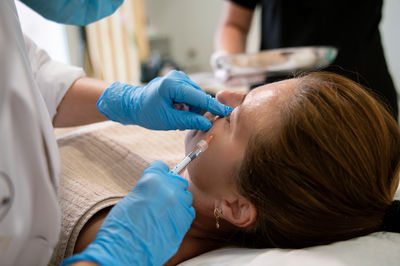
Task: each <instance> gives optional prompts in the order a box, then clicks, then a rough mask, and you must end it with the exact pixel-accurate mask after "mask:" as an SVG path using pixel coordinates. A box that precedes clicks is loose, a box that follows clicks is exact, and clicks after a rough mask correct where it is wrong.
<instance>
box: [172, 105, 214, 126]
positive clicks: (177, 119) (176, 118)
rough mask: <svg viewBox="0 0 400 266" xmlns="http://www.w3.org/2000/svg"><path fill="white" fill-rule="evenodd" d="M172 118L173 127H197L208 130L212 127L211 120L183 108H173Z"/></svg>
mask: <svg viewBox="0 0 400 266" xmlns="http://www.w3.org/2000/svg"><path fill="white" fill-rule="evenodd" d="M169 115H170V119H171V121H173V127H174V128H176V129H180V130H186V129H196V130H201V131H207V130H209V129H210V128H211V126H212V124H211V122H210V120H208V119H207V118H205V117H204V116H202V115H199V114H196V113H192V112H186V111H181V110H175V109H173V110H171V111H170V114H169Z"/></svg>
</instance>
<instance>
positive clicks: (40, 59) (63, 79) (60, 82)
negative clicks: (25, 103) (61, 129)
mask: <svg viewBox="0 0 400 266" xmlns="http://www.w3.org/2000/svg"><path fill="white" fill-rule="evenodd" d="M24 40H25V45H26V50H27V52H28V57H29V60H30V62H31V67H32V73H33V77H34V79H35V81H36V83H37V86H38V88H39V90H40V94H41V95H42V97H43V99H44V101H45V103H46V106H47V111H48V112H49V115H50V117H51V119H53V118H54V116H55V115H56V113H57V107H58V105H59V103H60V102H61V100H62V98H63V97H64V95H65V93H66V92H67V91H68V89H69V88H70V86H71V85H72V83H73V82H74V81H75V80H77V79H78V78H80V77H82V76H85V72H84V71H83V69H82V68H80V67H75V66H71V65H67V64H64V63H61V62H57V61H54V60H52V59H51V58H50V56H49V55H48V54H47V52H46V51H44V50H43V49H40V48H39V47H37V46H36V44H35V43H34V42H33V41H32V40H31V39H30V38H29V37H28V36H26V35H24Z"/></svg>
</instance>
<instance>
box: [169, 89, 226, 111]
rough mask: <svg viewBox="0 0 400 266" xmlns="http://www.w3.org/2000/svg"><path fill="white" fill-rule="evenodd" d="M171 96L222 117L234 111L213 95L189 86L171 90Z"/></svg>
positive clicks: (175, 99) (176, 100)
mask: <svg viewBox="0 0 400 266" xmlns="http://www.w3.org/2000/svg"><path fill="white" fill-rule="evenodd" d="M171 97H172V99H173V100H174V101H175V102H180V103H186V104H189V105H191V106H194V107H198V108H201V109H204V110H206V111H209V112H210V113H212V114H215V115H219V116H222V117H224V116H227V115H228V114H229V113H230V112H232V108H230V107H228V106H226V105H223V104H222V103H220V102H218V101H217V100H216V99H215V98H213V97H211V95H208V94H206V93H205V92H203V91H199V90H194V89H193V88H191V87H189V86H186V87H182V88H176V89H174V90H171Z"/></svg>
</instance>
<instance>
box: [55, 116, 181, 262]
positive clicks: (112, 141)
mask: <svg viewBox="0 0 400 266" xmlns="http://www.w3.org/2000/svg"><path fill="white" fill-rule="evenodd" d="M98 128H99V129H96V127H95V128H94V129H91V130H86V131H85V130H78V131H77V133H74V132H72V133H69V134H68V135H67V136H65V137H61V138H59V139H58V145H59V151H60V158H61V174H60V181H59V191H58V193H59V204H60V207H61V210H62V230H61V234H60V240H59V243H58V245H57V247H56V249H55V251H54V253H53V256H52V259H51V261H50V265H59V264H60V263H61V262H62V260H63V259H64V258H66V257H69V256H71V255H72V252H73V249H74V246H75V242H76V240H77V237H78V235H79V232H80V230H81V229H82V228H83V226H84V225H85V223H86V222H87V221H88V220H89V219H90V218H91V217H92V216H93V215H94V214H95V213H97V212H98V211H100V210H101V209H103V208H106V207H108V206H111V205H114V204H115V203H116V202H117V201H118V200H120V199H121V198H122V197H123V196H124V195H126V194H127V193H128V192H129V191H130V190H131V189H132V188H133V186H134V185H135V183H136V181H137V180H138V179H139V178H140V177H141V174H142V172H143V171H144V169H145V167H146V166H147V165H148V164H149V163H151V162H152V161H155V160H162V161H164V162H165V163H167V164H168V165H169V166H170V167H173V166H174V165H175V164H176V162H178V161H179V160H181V159H182V158H183V156H184V144H183V139H184V134H185V132H182V131H150V130H146V129H143V128H140V127H137V126H122V125H119V124H115V123H108V124H107V125H106V126H105V127H104V126H100V127H98Z"/></svg>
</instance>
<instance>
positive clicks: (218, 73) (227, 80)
mask: <svg viewBox="0 0 400 266" xmlns="http://www.w3.org/2000/svg"><path fill="white" fill-rule="evenodd" d="M230 55H234V54H229V53H227V52H226V51H216V52H214V53H213V54H212V55H211V58H210V65H211V68H212V69H213V71H214V77H215V78H216V80H217V81H219V82H221V83H223V84H224V85H225V86H231V87H233V86H249V85H254V84H260V83H263V82H265V79H266V78H267V75H265V74H245V75H232V73H231V71H230V69H229V68H228V67H226V66H224V64H222V63H221V60H222V59H223V58H224V57H226V56H230Z"/></svg>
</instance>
